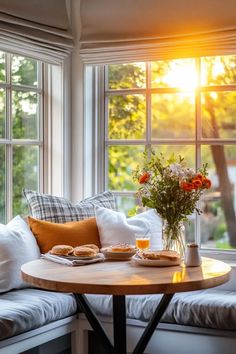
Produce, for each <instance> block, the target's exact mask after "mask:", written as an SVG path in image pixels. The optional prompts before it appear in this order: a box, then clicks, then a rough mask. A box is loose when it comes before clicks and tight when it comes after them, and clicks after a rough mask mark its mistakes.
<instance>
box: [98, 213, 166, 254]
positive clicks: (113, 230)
mask: <svg viewBox="0 0 236 354" xmlns="http://www.w3.org/2000/svg"><path fill="white" fill-rule="evenodd" d="M95 216H96V221H97V226H98V231H99V236H100V242H101V245H102V247H108V246H111V245H114V244H116V243H129V244H133V245H134V244H135V234H139V235H141V234H147V233H149V234H150V235H151V248H152V249H161V248H162V238H161V228H162V223H161V219H160V218H159V216H158V215H157V213H156V211H155V210H154V209H151V210H148V211H145V212H143V213H141V214H138V215H136V216H133V217H131V218H126V216H125V214H123V213H121V212H118V211H114V210H111V209H106V208H103V207H96V208H95Z"/></svg>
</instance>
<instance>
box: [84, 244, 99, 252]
mask: <svg viewBox="0 0 236 354" xmlns="http://www.w3.org/2000/svg"><path fill="white" fill-rule="evenodd" d="M83 247H88V248H92V249H93V250H94V251H96V252H97V253H98V252H99V248H98V246H97V245H94V244H93V243H89V244H87V245H83Z"/></svg>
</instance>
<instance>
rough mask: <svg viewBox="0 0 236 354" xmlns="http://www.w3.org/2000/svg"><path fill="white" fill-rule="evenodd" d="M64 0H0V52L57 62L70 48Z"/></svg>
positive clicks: (68, 24)
mask: <svg viewBox="0 0 236 354" xmlns="http://www.w3.org/2000/svg"><path fill="white" fill-rule="evenodd" d="M65 1H66V0H0V50H4V51H10V52H12V51H14V52H15V53H18V54H22V55H28V56H30V57H33V58H42V59H43V60H45V61H47V62H50V63H61V62H62V61H63V59H64V58H65V57H66V56H67V55H68V54H69V53H70V52H71V51H72V49H73V39H72V34H71V28H70V23H69V20H68V15H67V9H66V2H65Z"/></svg>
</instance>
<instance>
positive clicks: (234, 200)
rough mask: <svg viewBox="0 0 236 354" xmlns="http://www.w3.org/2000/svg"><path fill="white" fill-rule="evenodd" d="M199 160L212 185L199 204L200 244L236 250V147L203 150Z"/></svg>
mask: <svg viewBox="0 0 236 354" xmlns="http://www.w3.org/2000/svg"><path fill="white" fill-rule="evenodd" d="M202 160H203V162H207V163H208V169H209V178H210V179H211V181H212V188H211V189H209V190H208V191H207V193H205V195H204V198H203V201H202V210H203V214H202V216H201V235H202V244H203V246H207V247H213V248H222V249H225V248H226V249H229V248H236V219H235V208H236V146H223V145H214V146H203V147H202Z"/></svg>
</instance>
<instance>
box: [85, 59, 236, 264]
mask: <svg viewBox="0 0 236 354" xmlns="http://www.w3.org/2000/svg"><path fill="white" fill-rule="evenodd" d="M195 63H196V67H197V69H198V68H199V66H200V59H198V58H195ZM146 65H147V86H146V87H149V88H145V89H134V90H133V89H132V90H113V91H112V90H108V88H107V86H106V85H107V83H106V80H105V71H106V66H87V67H85V80H84V85H85V87H86V85H87V88H88V90H85V91H84V92H85V102H84V111H85V121H84V122H85V129H84V134H85V137H88V136H93V137H94V138H93V141H92V143H93V144H92V146H93V148H91V141H89V151H88V144H87V143H86V142H85V151H86V154H85V159H86V160H85V166H88V162H87V161H88V160H89V161H90V166H93V168H95V169H94V170H93V171H92V170H91V169H90V170H87V172H86V168H85V175H84V181H85V183H84V189H85V191H87V193H88V194H91V192H93V193H96V192H100V191H103V190H105V189H107V188H108V181H107V168H108V153H107V152H108V147H109V146H112V145H146V146H147V147H150V146H151V144H155V143H157V141H155V140H154V139H151V128H150V124H148V123H147V129H146V139H144V140H125V141H121V140H109V139H108V134H107V123H108V119H107V115H108V104H107V100H108V96H109V95H110V94H115V95H117V94H122V93H123V94H127V93H131V94H133V93H144V94H147V100H146V105H147V107H146V111H147V115H149V117H151V115H150V112H151V99H150V97H151V92H157V93H160V92H162V93H173V92H176V93H178V92H179V93H184V91H183V90H182V89H179V90H178V89H169V88H163V89H162V88H160V89H151V88H150V87H151V86H150V82H151V81H150V63H146ZM210 91H236V86H235V85H224V87H223V88H222V86H220V85H219V86H210V87H209V86H205V87H203V86H202V87H201V89H199V90H197V93H196V95H195V106H196V110H195V111H196V117H195V119H196V122H195V123H196V125H195V126H196V139H195V137H194V138H193V139H176V140H172V141H171V140H168V139H158V144H161V143H162V144H169V145H176V144H178V143H180V142H181V144H188V145H194V146H195V162H196V167H200V166H201V160H200V148H201V145H204V144H206V145H209V143H210V142H211V143H212V144H214V143H215V144H217V145H219V144H221V145H224V146H225V145H232V143H233V144H234V145H235V140H234V139H227V140H223V139H220V141H219V140H218V141H217V140H216V139H215V141H213V140H214V139H213V140H212V139H203V138H200V137H201V126H200V122H201V120H200V118H199V117H200V116H199V114H200V113H199V112H200V104H201V93H202V92H210ZM91 92H93V96H91ZM186 92H187V90H186ZM89 95H90V96H89ZM88 97H90V99H88ZM91 105H92V108H91ZM147 121H148V119H147ZM149 122H150V119H149ZM145 141H146V143H145ZM86 149H87V150H86ZM91 171H92V173H91ZM88 172H90V173H88ZM89 174H90V176H91V177H90V178H89ZM113 192H114V194H115V195H119V196H132V195H134V194H135V192H126V191H125V192H120V191H119V192H118V191H113ZM195 240H196V242H199V241H200V218H199V217H198V216H197V218H196V224H195ZM201 253H202V255H206V256H212V257H215V258H218V259H223V260H228V261H233V262H235V260H236V251H231V250H218V249H206V248H202V249H201Z"/></svg>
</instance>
